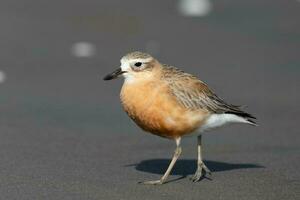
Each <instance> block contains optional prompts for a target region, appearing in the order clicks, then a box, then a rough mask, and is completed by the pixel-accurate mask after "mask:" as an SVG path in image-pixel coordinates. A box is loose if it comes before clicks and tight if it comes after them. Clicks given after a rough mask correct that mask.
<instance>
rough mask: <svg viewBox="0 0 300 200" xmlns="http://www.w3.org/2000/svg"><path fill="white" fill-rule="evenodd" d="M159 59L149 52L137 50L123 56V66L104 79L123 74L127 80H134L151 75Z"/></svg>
mask: <svg viewBox="0 0 300 200" xmlns="http://www.w3.org/2000/svg"><path fill="white" fill-rule="evenodd" d="M157 64H158V61H157V60H156V59H154V58H153V57H152V56H151V55H149V54H147V53H142V52H139V51H135V52H132V53H129V54H127V55H125V56H123V57H122V59H121V66H120V67H119V68H118V69H117V70H115V71H114V72H112V73H110V74H108V75H106V76H105V77H104V80H112V79H115V78H117V77H119V76H121V75H123V76H124V77H125V80H126V81H129V82H130V81H134V80H137V79H139V78H147V77H149V76H151V75H152V74H153V73H152V72H153V70H154V69H155V68H156V66H157Z"/></svg>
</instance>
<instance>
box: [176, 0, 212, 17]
mask: <svg viewBox="0 0 300 200" xmlns="http://www.w3.org/2000/svg"><path fill="white" fill-rule="evenodd" d="M178 10H179V12H180V14H182V15H183V16H187V17H204V16H206V15H208V14H209V13H210V12H211V10H212V3H211V0H179V2H178Z"/></svg>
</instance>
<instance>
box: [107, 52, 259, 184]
mask: <svg viewBox="0 0 300 200" xmlns="http://www.w3.org/2000/svg"><path fill="white" fill-rule="evenodd" d="M120 62H121V66H120V67H119V68H118V69H116V70H115V71H113V72H112V73H110V74H108V75H106V76H105V77H104V78H103V79H104V80H112V79H116V78H118V77H120V76H123V77H124V83H123V86H122V89H121V92H120V99H121V104H122V106H123V109H124V110H125V112H126V113H127V114H128V116H129V117H130V118H131V119H132V120H133V121H134V122H135V123H136V124H137V125H138V126H139V127H140V128H141V129H142V130H144V131H145V132H148V133H152V134H154V135H157V136H160V137H163V138H167V139H171V140H174V141H175V143H176V149H175V152H174V155H173V157H172V160H171V162H170V164H169V166H168V168H167V170H166V172H165V173H164V175H163V176H162V177H161V178H160V179H159V180H154V181H144V182H141V183H143V184H147V185H160V184H163V183H165V182H166V181H167V178H168V176H169V174H170V172H171V170H172V168H173V167H174V165H175V163H176V161H177V159H178V158H179V156H180V154H181V152H182V147H181V139H182V138H183V137H185V136H189V135H192V136H193V135H195V136H197V151H198V159H197V170H196V172H195V174H194V175H193V176H192V177H191V180H192V181H193V182H198V181H200V180H202V179H203V178H204V177H205V176H206V175H211V171H210V170H209V168H208V167H207V166H206V165H205V163H204V162H203V155H202V134H203V133H205V132H207V131H209V130H212V129H215V128H218V127H222V126H224V125H227V124H233V123H244V124H249V125H253V126H256V125H257V123H256V122H255V121H254V120H255V119H256V118H255V117H254V116H253V115H251V114H249V113H247V112H244V111H243V110H242V109H241V106H236V105H232V104H228V103H226V102H225V101H224V100H223V99H221V98H220V97H218V96H217V95H216V94H215V93H214V92H213V91H212V90H211V89H210V88H209V87H208V86H207V84H205V83H204V82H202V81H201V80H200V79H198V78H197V77H196V76H194V75H191V74H189V73H186V72H184V71H182V70H180V69H178V68H176V67H174V66H171V65H167V64H162V63H161V62H160V61H158V60H157V59H156V58H154V57H152V56H151V55H150V54H148V53H143V52H140V51H134V52H131V53H128V54H126V55H125V56H123V57H122V58H121V60H120Z"/></svg>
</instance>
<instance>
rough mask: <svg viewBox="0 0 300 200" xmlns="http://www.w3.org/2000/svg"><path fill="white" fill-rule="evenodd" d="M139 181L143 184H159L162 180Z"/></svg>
mask: <svg viewBox="0 0 300 200" xmlns="http://www.w3.org/2000/svg"><path fill="white" fill-rule="evenodd" d="M139 183H140V184H144V185H161V184H163V181H161V180H155V181H144V182H139Z"/></svg>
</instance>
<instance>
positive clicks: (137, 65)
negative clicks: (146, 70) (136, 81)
mask: <svg viewBox="0 0 300 200" xmlns="http://www.w3.org/2000/svg"><path fill="white" fill-rule="evenodd" d="M134 66H136V67H140V66H142V63H141V62H136V63H134Z"/></svg>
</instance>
